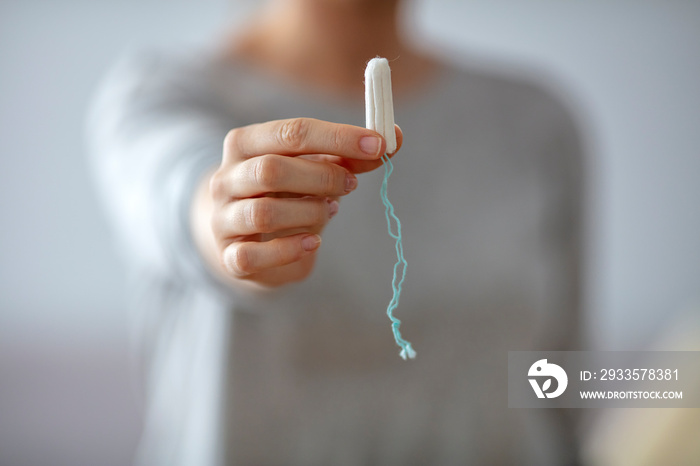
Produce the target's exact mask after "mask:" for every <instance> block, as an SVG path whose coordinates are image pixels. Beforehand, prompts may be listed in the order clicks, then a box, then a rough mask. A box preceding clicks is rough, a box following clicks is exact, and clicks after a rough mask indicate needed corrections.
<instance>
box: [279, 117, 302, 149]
mask: <svg viewBox="0 0 700 466" xmlns="http://www.w3.org/2000/svg"><path fill="white" fill-rule="evenodd" d="M308 131H309V119H308V118H292V119H290V120H286V121H284V122H283V123H282V125H281V126H280V128H279V130H278V131H277V140H278V142H279V143H280V144H281V145H282V146H283V147H285V148H287V149H289V150H293V151H296V150H301V149H302V148H303V147H304V139H305V138H306V135H307V134H308Z"/></svg>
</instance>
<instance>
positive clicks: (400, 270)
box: [379, 154, 416, 359]
mask: <svg viewBox="0 0 700 466" xmlns="http://www.w3.org/2000/svg"><path fill="white" fill-rule="evenodd" d="M382 164H383V165H384V179H383V180H382V187H381V189H380V191H379V194H380V196H381V198H382V203H383V204H384V215H385V217H386V224H387V230H388V232H389V236H391V237H392V238H394V239H395V240H396V259H397V260H396V264H394V276H393V278H392V280H391V288H392V290H393V296H392V298H391V301H389V305H388V306H387V308H386V314H387V315H388V316H389V319H390V320H391V330H392V331H393V332H394V339H395V340H396V344H397V345H399V347H400V348H401V352H400V353H399V354H400V356H401V357H402V358H403V359H406V358H407V357H408V358H411V359H413V358H415V357H416V352H415V351H414V350H413V348H412V347H411V343H409V342H408V341H406V340H404V339H403V338H402V337H401V331H400V330H399V327H401V321H400V320H399V319H397V318H396V317H394V310H395V309H396V308H397V307H398V306H399V298H401V286H402V285H403V282H404V280H405V279H406V267H407V266H408V264H407V263H406V259H405V258H404V255H403V239H402V236H401V221H400V220H399V218H398V217H397V216H396V214H395V213H394V206H393V205H392V204H391V202H390V201H389V196H388V192H387V190H388V184H389V176H391V174H392V172H393V171H394V165H393V164H392V163H391V159H390V158H389V156H387V155H386V154H384V155H383V156H382ZM392 221H393V222H392ZM394 225H395V227H394Z"/></svg>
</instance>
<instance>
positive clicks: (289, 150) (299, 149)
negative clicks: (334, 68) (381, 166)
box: [224, 118, 386, 160]
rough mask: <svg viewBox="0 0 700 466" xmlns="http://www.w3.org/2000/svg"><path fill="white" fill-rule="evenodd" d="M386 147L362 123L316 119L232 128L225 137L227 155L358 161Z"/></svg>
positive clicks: (382, 151) (236, 156)
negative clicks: (326, 156)
mask: <svg viewBox="0 0 700 466" xmlns="http://www.w3.org/2000/svg"><path fill="white" fill-rule="evenodd" d="M385 150H386V141H384V138H382V137H381V135H380V134H379V133H377V132H376V131H373V130H371V129H366V128H362V127H360V126H353V125H345V124H339V123H331V122H328V121H323V120H316V119H313V118H292V119H288V120H275V121H268V122H266V123H259V124H254V125H250V126H244V127H241V128H236V129H232V130H231V131H229V133H228V134H227V135H226V139H225V140H224V158H235V159H241V158H250V157H255V156H258V155H264V154H280V155H289V156H296V155H304V154H331V155H336V156H339V157H345V158H349V159H357V160H375V159H378V158H379V157H380V156H381V155H382V154H383V153H384V151H385Z"/></svg>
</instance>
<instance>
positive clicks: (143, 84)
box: [89, 53, 581, 466]
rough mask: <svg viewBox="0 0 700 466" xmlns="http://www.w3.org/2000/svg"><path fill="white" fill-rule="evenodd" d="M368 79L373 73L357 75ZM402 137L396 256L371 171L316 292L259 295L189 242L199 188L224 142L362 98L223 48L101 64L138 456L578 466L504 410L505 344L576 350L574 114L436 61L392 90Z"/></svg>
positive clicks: (355, 105) (540, 419)
mask: <svg viewBox="0 0 700 466" xmlns="http://www.w3.org/2000/svg"><path fill="white" fill-rule="evenodd" d="M357 79H358V80H361V79H362V70H358V77H357ZM395 114H396V120H397V123H398V124H399V125H400V126H401V127H402V129H403V131H404V134H405V139H404V145H403V149H402V150H401V151H400V153H399V154H398V155H397V156H396V157H395V159H394V163H395V167H396V168H395V172H394V174H393V176H392V178H391V181H390V184H389V197H390V199H391V200H392V201H393V203H394V205H395V208H396V212H397V214H398V216H399V217H400V219H401V221H402V223H403V233H404V237H405V238H404V247H405V255H406V259H407V261H408V269H407V278H406V282H405V285H404V294H403V296H402V297H401V302H400V306H399V308H398V310H397V311H396V315H397V316H398V317H399V318H400V319H401V320H402V321H403V325H402V333H403V335H404V337H405V338H406V339H408V340H409V341H411V342H412V344H413V347H414V348H415V349H416V350H417V352H418V357H417V359H416V360H414V361H409V362H404V361H403V360H401V359H400V358H399V356H398V351H399V348H398V347H397V346H396V345H395V343H394V341H393V337H392V334H391V329H390V322H389V320H388V318H387V316H386V313H385V310H386V306H387V304H388V302H389V300H390V298H391V273H392V267H393V264H394V261H395V252H394V246H393V242H392V240H391V239H390V238H389V237H388V236H387V232H386V224H385V219H384V213H383V207H382V205H381V202H380V199H379V187H380V182H381V177H382V170H381V169H380V170H376V171H375V172H372V173H369V174H365V175H360V177H359V181H360V184H359V187H358V189H357V190H356V191H355V192H353V193H352V194H351V195H349V196H347V197H346V198H344V199H343V200H342V202H341V205H340V212H339V214H338V215H337V216H336V217H335V218H334V219H333V220H332V221H331V222H330V224H329V225H328V227H327V228H326V230H325V232H324V235H323V245H322V247H321V250H320V251H319V259H318V263H317V266H316V268H315V270H314V272H313V274H312V275H311V276H310V278H308V279H307V280H306V281H305V282H303V283H300V284H296V285H290V286H287V287H283V288H281V289H279V290H276V291H274V292H271V293H268V294H264V295H258V294H243V293H236V292H234V291H232V290H230V289H228V288H227V287H226V286H224V285H223V284H221V283H219V282H218V281H217V280H216V279H215V278H214V276H213V275H212V274H211V273H210V272H209V271H208V270H207V268H206V266H205V264H204V262H203V261H202V259H201V258H200V257H199V256H198V254H197V251H196V249H195V248H194V245H193V242H192V239H191V237H190V234H189V229H188V219H187V217H188V216H187V212H188V209H189V205H190V200H191V197H192V192H193V188H194V186H195V185H196V184H197V182H198V180H199V179H200V178H201V176H203V174H204V173H205V172H206V171H207V170H209V169H211V168H212V167H215V166H217V165H218V164H219V162H220V157H221V146H222V141H223V138H224V135H225V134H226V132H227V131H228V130H229V129H231V128H234V127H237V126H242V125H246V124H250V123H255V122H261V121H267V120H272V119H280V118H288V117H295V116H307V117H313V118H319V119H325V120H329V121H335V122H342V123H351V124H357V125H361V126H363V125H364V124H363V115H364V111H363V97H362V95H358V96H357V98H356V99H343V98H338V97H337V96H335V97H334V96H330V95H325V94H324V93H323V92H319V91H314V90H312V89H308V88H304V87H298V86H297V85H295V84H292V83H286V82H283V81H281V80H279V79H277V78H276V77H273V76H268V75H266V74H264V73H261V72H259V71H257V70H255V69H251V68H249V67H247V66H246V65H243V64H223V63H221V62H219V61H217V60H216V59H214V58H213V57H212V56H211V55H209V54H207V53H202V54H198V55H185V54H180V55H177V56H173V55H167V54H143V55H139V56H134V57H131V58H128V59H125V60H123V61H122V62H120V63H119V64H118V65H117V66H116V67H115V69H114V70H112V72H111V73H110V74H109V76H108V77H107V79H106V80H105V82H104V83H103V85H102V86H101V88H100V90H99V93H98V95H97V97H96V99H95V102H94V105H93V108H92V111H91V113H90V117H89V136H90V147H91V150H90V152H91V162H92V165H93V167H94V173H95V177H96V180H97V184H98V186H99V189H100V193H101V195H102V197H103V199H104V202H105V206H106V209H107V211H108V213H109V217H110V219H111V220H112V221H113V225H114V230H115V232H116V237H117V239H118V241H119V243H120V245H121V250H122V251H123V254H124V257H125V261H126V263H127V264H128V266H129V270H130V274H131V280H130V283H131V286H130V300H129V302H130V306H129V307H130V316H131V317H132V319H131V322H132V323H133V325H132V328H133V335H134V342H135V343H136V344H137V346H136V348H135V351H136V354H138V356H139V361H141V364H140V368H141V375H142V382H143V390H144V401H145V405H144V411H145V418H144V430H143V434H142V440H141V444H140V447H139V451H138V453H137V459H136V461H137V463H138V464H141V465H149V466H160V465H169V466H177V465H183V466H184V465H197V466H210V465H219V464H237V465H307V466H309V465H366V464H379V465H411V464H415V465H427V464H430V465H453V464H454V465H467V464H518V465H526V464H533V465H534V464H536V465H546V464H569V463H571V462H572V458H573V455H574V454H575V453H574V444H573V442H572V435H573V434H572V432H571V428H570V426H569V425H568V424H567V422H566V420H565V419H564V416H562V415H561V414H562V413H561V412H559V411H557V410H517V409H509V408H508V401H507V351H508V350H534V349H537V350H540V349H542V350H546V349H578V348H576V346H577V343H576V338H577V337H576V334H577V326H578V314H579V297H580V296H579V269H580V261H579V255H580V247H579V246H580V245H579V237H580V230H581V225H580V223H581V222H580V219H581V212H580V202H581V157H580V146H579V143H578V140H577V135H576V131H575V128H574V126H573V124H572V122H571V118H570V117H569V115H568V114H567V112H566V111H565V110H564V109H563V108H562V106H561V105H560V104H558V103H557V102H556V101H555V100H554V99H552V98H551V97H550V96H549V95H548V94H547V93H545V92H543V91H541V90H540V89H539V88H537V87H535V86H532V85H530V84H528V83H526V82H521V81H518V80H514V79H510V78H506V77H502V76H497V75H494V74H492V73H486V72H481V71H477V70H464V69H459V68H457V67H454V66H451V65H445V66H444V68H443V70H442V72H441V73H440V75H439V78H437V79H436V81H435V82H434V83H433V86H432V87H431V89H430V90H429V91H428V92H426V93H424V94H422V95H413V96H408V97H405V98H396V99H395Z"/></svg>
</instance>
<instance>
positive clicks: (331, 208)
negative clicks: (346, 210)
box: [328, 201, 340, 218]
mask: <svg viewBox="0 0 700 466" xmlns="http://www.w3.org/2000/svg"><path fill="white" fill-rule="evenodd" d="M339 208H340V204H339V203H338V201H329V202H328V218H333V217H335V214H337V213H338V209H339Z"/></svg>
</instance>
